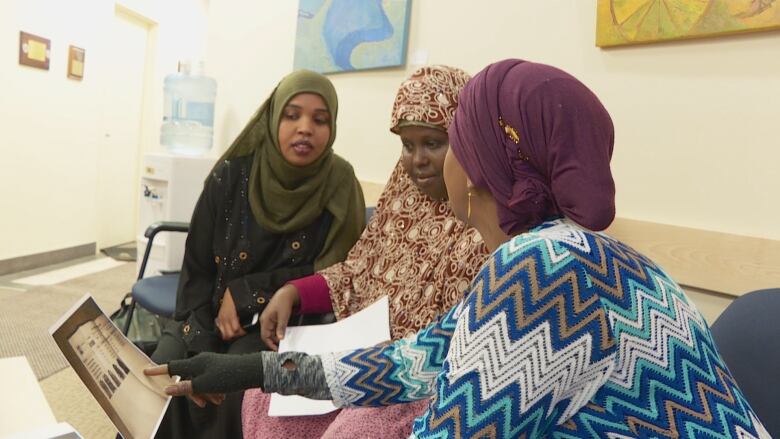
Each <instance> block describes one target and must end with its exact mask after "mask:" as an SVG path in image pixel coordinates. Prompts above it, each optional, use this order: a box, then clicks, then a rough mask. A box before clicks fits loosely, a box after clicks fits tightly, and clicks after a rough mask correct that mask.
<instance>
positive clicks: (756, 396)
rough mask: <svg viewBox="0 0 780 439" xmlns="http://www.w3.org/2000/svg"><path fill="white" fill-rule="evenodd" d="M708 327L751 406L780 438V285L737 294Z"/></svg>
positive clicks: (768, 429)
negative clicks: (741, 294)
mask: <svg viewBox="0 0 780 439" xmlns="http://www.w3.org/2000/svg"><path fill="white" fill-rule="evenodd" d="M711 329H712V335H713V337H714V338H715V344H716V345H717V347H718V352H720V354H721V356H722V357H723V360H724V361H725V362H726V365H727V366H728V368H729V370H730V371H731V373H732V374H733V375H734V379H736V380H737V384H738V385H739V388H740V389H741V390H742V392H743V393H744V394H745V397H746V398H747V400H748V402H750V406H751V407H753V410H755V411H756V414H757V415H758V418H759V419H760V420H761V422H763V424H764V426H765V427H766V429H767V431H769V434H771V435H772V437H778V438H780V372H778V371H780V288H777V289H768V290H759V291H753V292H750V293H747V294H745V295H743V296H741V297H738V298H737V299H736V300H734V302H732V303H731V304H730V305H729V306H728V307H727V308H726V310H725V311H723V313H722V314H721V315H720V316H719V317H718V319H717V320H715V323H713V324H712V327H711Z"/></svg>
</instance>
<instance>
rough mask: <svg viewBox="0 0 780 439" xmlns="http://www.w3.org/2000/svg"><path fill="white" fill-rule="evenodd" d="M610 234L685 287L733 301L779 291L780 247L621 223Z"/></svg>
mask: <svg viewBox="0 0 780 439" xmlns="http://www.w3.org/2000/svg"><path fill="white" fill-rule="evenodd" d="M607 234H609V235H610V236H613V237H615V238H617V239H619V240H621V241H623V242H625V243H626V244H628V245H630V246H632V247H634V248H636V249H637V250H639V251H640V252H642V253H644V254H645V255H647V256H648V257H650V258H651V259H653V260H654V261H655V262H657V263H658V264H659V265H661V266H662V267H663V268H664V269H665V270H666V271H668V272H669V274H670V275H672V277H673V278H674V279H675V280H676V281H677V282H678V283H680V284H681V285H684V286H689V287H693V288H697V289H701V290H709V291H713V292H716V293H720V294H725V295H729V296H740V295H742V294H744V293H747V292H749V291H754V290H760V289H763V288H776V287H778V286H780V241H776V240H772V239H762V238H752V237H748V236H739V235H732V234H728V233H720V232H711V231H707V230H700V229H693V228H688V227H679V226H671V225H666V224H658V223H651V222H646V221H637V220H630V219H625V218H617V219H615V222H614V223H613V224H612V225H611V226H610V227H609V229H607Z"/></svg>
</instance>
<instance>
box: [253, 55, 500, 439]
mask: <svg viewBox="0 0 780 439" xmlns="http://www.w3.org/2000/svg"><path fill="white" fill-rule="evenodd" d="M468 80H469V76H468V74H466V73H465V72H463V71H462V70H460V69H456V68H452V67H447V66H427V67H423V68H420V69H418V70H417V71H416V72H414V73H413V74H412V76H411V77H410V78H408V79H407V80H406V81H404V82H403V83H402V84H401V87H400V89H399V90H398V94H397V96H396V99H395V102H394V104H393V112H392V116H391V124H390V130H391V131H392V132H393V133H395V134H397V135H398V136H399V137H400V138H401V142H402V145H403V147H402V150H401V159H400V160H399V162H398V164H397V165H396V167H395V169H394V170H393V173H392V175H391V176H390V180H389V181H388V182H387V185H386V186H385V189H384V191H383V193H382V195H381V196H380V198H379V201H378V203H377V208H376V213H375V214H374V215H373V217H372V218H371V220H370V221H369V223H368V227H367V228H366V230H365V231H364V232H363V235H362V236H361V237H360V240H359V241H358V242H357V243H356V244H355V246H354V247H352V250H351V251H350V253H349V255H348V256H347V259H346V260H345V261H344V262H341V263H338V264H336V265H333V266H331V267H329V268H327V269H324V270H321V271H319V272H317V273H315V274H314V275H311V276H308V277H305V278H302V279H297V280H294V281H290V282H289V283H288V284H287V285H285V286H283V287H282V288H281V289H279V291H277V292H276V294H275V295H274V296H273V299H272V300H271V301H270V303H269V304H268V306H267V307H266V309H265V311H264V312H263V315H262V316H261V318H260V322H261V328H262V329H261V335H262V338H263V341H264V342H265V343H266V344H267V345H268V346H270V347H276V346H277V344H278V342H279V339H280V338H281V337H282V335H283V334H284V331H285V327H286V322H287V320H288V318H289V316H290V314H291V313H292V312H293V310H294V309H296V310H297V312H299V313H302V314H320V313H327V312H333V313H335V315H336V317H337V318H339V319H341V318H344V317H346V316H349V315H350V314H353V313H355V312H357V311H360V310H361V309H363V308H365V307H366V306H368V305H370V304H372V303H374V302H375V301H376V300H377V299H379V298H380V297H381V296H384V295H387V296H388V299H389V301H390V332H391V335H392V337H393V339H394V340H395V339H399V338H402V337H404V336H406V335H409V334H413V333H415V332H417V331H418V330H419V329H421V328H423V327H425V326H426V325H428V324H429V323H430V322H431V321H433V320H434V319H435V318H436V317H437V316H438V315H440V314H441V313H442V312H444V311H446V310H448V309H449V308H450V307H452V306H453V305H454V304H456V303H457V302H459V301H460V300H461V298H462V296H463V293H464V291H465V290H466V289H467V287H468V282H469V280H470V279H471V278H472V277H473V276H474V274H475V273H476V271H477V269H478V268H479V267H480V265H481V264H482V262H483V261H484V260H485V257H486V256H487V250H486V249H485V247H484V245H483V243H482V239H481V238H480V236H479V234H477V233H476V231H475V230H474V229H472V228H469V227H467V226H466V225H465V224H464V223H462V222H460V221H459V220H458V219H456V218H455V216H454V214H453V213H452V211H451V210H450V206H449V203H448V202H447V200H446V198H447V191H446V188H445V186H444V180H443V175H442V167H443V164H444V157H445V155H446V153H447V149H448V148H449V140H448V137H447V128H448V127H449V124H450V122H451V121H452V116H453V114H454V113H455V108H456V106H457V100H458V94H459V93H460V90H461V89H462V88H463V86H464V85H465V84H466V82H467V81H468ZM269 399H270V395H267V394H264V393H262V392H259V391H249V392H247V393H246V394H245V398H244V405H243V410H242V418H243V423H244V429H243V431H244V437H247V438H263V437H296V438H308V437H312V438H315V437H316V438H319V437H331V438H337V437H339V438H341V437H382V438H393V437H399V438H405V437H408V436H409V434H411V425H412V420H413V419H414V418H415V417H417V416H419V415H420V414H422V413H423V412H424V411H425V408H426V405H427V404H426V402H425V401H422V402H417V403H412V404H400V405H395V406H390V407H383V408H375V409H374V408H372V409H343V410H340V411H338V412H333V413H329V414H326V415H320V416H307V417H269V416H268V414H267V413H268V403H269ZM369 420H370V422H367V421H369Z"/></svg>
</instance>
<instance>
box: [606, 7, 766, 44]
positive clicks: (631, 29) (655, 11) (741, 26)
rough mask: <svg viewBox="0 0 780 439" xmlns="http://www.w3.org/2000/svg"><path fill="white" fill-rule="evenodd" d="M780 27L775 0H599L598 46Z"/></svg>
mask: <svg viewBox="0 0 780 439" xmlns="http://www.w3.org/2000/svg"><path fill="white" fill-rule="evenodd" d="M770 29H780V1H777V0H598V18H597V22H596V45H597V46H600V47H609V46H621V45H626V44H640V43H652V42H656V41H667V40H679V39H685V38H700V37H706V36H713V35H724V34H735V33H741V32H755V31H761V30H770Z"/></svg>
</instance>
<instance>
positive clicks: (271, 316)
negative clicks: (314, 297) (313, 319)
mask: <svg viewBox="0 0 780 439" xmlns="http://www.w3.org/2000/svg"><path fill="white" fill-rule="evenodd" d="M300 301H301V297H300V294H298V288H297V287H296V286H295V285H292V284H287V285H285V286H283V287H281V288H279V289H278V290H277V291H276V293H275V294H274V296H273V297H272V298H271V301H270V302H268V305H266V306H265V310H263V314H261V315H260V339H262V340H263V343H265V345H266V346H268V347H269V348H270V349H273V350H275V351H278V350H279V341H280V340H281V339H283V338H284V331H285V330H286V329H287V321H288V320H290V315H291V314H292V310H293V308H295V307H296V306H298V304H299V303H300Z"/></svg>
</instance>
